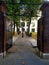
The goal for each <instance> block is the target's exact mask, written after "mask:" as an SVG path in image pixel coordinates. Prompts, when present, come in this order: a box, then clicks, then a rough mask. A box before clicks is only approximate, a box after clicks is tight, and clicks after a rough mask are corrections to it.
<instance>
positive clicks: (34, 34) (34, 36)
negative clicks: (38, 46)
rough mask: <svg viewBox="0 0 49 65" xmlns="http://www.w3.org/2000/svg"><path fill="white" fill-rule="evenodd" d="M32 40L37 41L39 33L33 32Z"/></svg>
mask: <svg viewBox="0 0 49 65" xmlns="http://www.w3.org/2000/svg"><path fill="white" fill-rule="evenodd" d="M32 38H33V39H35V40H37V32H32Z"/></svg>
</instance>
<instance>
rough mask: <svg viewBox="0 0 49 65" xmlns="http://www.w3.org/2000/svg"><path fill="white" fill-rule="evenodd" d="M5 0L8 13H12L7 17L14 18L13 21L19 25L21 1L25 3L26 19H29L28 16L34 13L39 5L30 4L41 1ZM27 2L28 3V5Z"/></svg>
mask: <svg viewBox="0 0 49 65" xmlns="http://www.w3.org/2000/svg"><path fill="white" fill-rule="evenodd" d="M6 1H7V7H8V14H12V15H9V16H8V17H9V18H11V19H12V20H14V19H15V22H16V24H17V25H20V24H19V22H20V17H22V16H19V15H20V14H21V13H20V6H21V5H23V3H26V4H24V5H26V12H25V13H24V14H25V19H26V20H28V21H29V20H30V17H33V16H35V15H36V13H37V10H38V7H39V5H32V4H34V3H36V4H37V3H38V4H39V3H41V0H6ZM10 3H11V4H10ZM14 3H17V4H14ZM18 3H19V4H18ZM20 3H21V4H20ZM27 3H30V5H29V4H27ZM17 14H19V15H17Z"/></svg>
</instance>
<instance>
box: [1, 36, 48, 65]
mask: <svg viewBox="0 0 49 65" xmlns="http://www.w3.org/2000/svg"><path fill="white" fill-rule="evenodd" d="M29 39H31V38H28V37H27V36H24V38H22V37H21V35H20V36H18V38H16V40H15V42H14V43H13V46H12V48H10V49H9V50H8V53H7V55H6V56H5V58H4V59H3V58H2V57H0V65H49V60H45V59H40V58H39V57H38V56H37V55H36V54H35V53H36V49H35V48H33V47H32V44H31V42H30V40H29ZM33 42H34V41H33Z"/></svg>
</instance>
